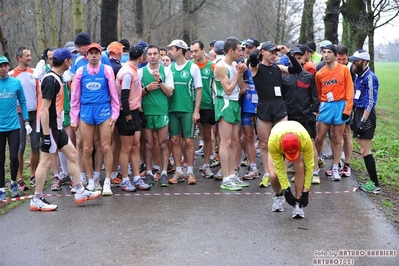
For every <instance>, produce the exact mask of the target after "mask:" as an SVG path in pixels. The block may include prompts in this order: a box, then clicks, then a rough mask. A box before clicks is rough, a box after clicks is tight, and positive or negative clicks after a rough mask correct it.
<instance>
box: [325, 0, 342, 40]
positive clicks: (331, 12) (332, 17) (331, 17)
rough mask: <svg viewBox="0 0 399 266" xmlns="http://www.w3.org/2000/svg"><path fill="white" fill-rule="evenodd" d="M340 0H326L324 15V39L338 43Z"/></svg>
mask: <svg viewBox="0 0 399 266" xmlns="http://www.w3.org/2000/svg"><path fill="white" fill-rule="evenodd" d="M340 3H341V0H328V1H327V7H326V15H325V16H324V27H325V32H324V39H326V40H329V41H331V42H332V43H334V44H338V23H339V6H340Z"/></svg>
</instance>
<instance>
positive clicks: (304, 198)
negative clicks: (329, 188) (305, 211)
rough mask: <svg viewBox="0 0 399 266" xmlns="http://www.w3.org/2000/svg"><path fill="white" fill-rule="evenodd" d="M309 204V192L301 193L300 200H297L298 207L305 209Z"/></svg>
mask: <svg viewBox="0 0 399 266" xmlns="http://www.w3.org/2000/svg"><path fill="white" fill-rule="evenodd" d="M308 203H309V191H308V192H302V195H301V198H300V199H299V207H300V208H302V207H306V206H308Z"/></svg>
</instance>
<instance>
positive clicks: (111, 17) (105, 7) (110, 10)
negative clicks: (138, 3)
mask: <svg viewBox="0 0 399 266" xmlns="http://www.w3.org/2000/svg"><path fill="white" fill-rule="evenodd" d="M118 2H119V1H118V0H103V1H102V5H101V22H100V25H101V41H100V43H101V45H102V46H104V47H105V46H107V45H108V44H110V43H111V42H113V41H116V40H118Z"/></svg>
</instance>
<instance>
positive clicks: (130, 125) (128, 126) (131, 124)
mask: <svg viewBox="0 0 399 266" xmlns="http://www.w3.org/2000/svg"><path fill="white" fill-rule="evenodd" d="M126 131H127V132H126V133H127V134H128V135H129V136H133V135H134V132H135V131H136V127H135V126H134V122H133V119H130V120H127V121H126Z"/></svg>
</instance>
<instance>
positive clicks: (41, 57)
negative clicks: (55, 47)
mask: <svg viewBox="0 0 399 266" xmlns="http://www.w3.org/2000/svg"><path fill="white" fill-rule="evenodd" d="M48 50H49V48H46V49H44V51H43V53H42V54H41V55H40V60H44V61H46V59H47V52H48Z"/></svg>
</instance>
